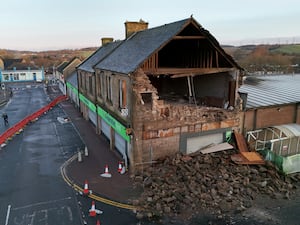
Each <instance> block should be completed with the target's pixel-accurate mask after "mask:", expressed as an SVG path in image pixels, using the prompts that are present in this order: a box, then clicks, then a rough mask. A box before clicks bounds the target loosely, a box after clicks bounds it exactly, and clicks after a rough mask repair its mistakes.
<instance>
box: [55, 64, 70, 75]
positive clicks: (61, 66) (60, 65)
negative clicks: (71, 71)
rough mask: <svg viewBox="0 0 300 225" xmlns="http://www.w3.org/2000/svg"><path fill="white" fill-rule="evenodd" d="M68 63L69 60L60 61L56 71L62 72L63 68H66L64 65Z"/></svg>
mask: <svg viewBox="0 0 300 225" xmlns="http://www.w3.org/2000/svg"><path fill="white" fill-rule="evenodd" d="M68 64H69V62H62V63H61V64H59V66H58V67H57V71H58V72H60V73H63V71H64V68H66V66H67V65H68Z"/></svg>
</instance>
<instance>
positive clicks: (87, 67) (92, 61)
mask: <svg viewBox="0 0 300 225" xmlns="http://www.w3.org/2000/svg"><path fill="white" fill-rule="evenodd" d="M121 43H122V41H114V42H110V43H107V44H106V45H104V46H101V47H100V48H98V49H97V50H96V51H95V52H94V53H93V54H92V55H91V56H89V57H88V58H87V59H86V60H84V61H83V62H82V63H81V64H80V65H79V66H78V67H77V68H78V69H79V70H84V71H88V72H91V73H93V72H95V71H94V68H93V67H94V66H95V65H96V64H97V63H99V62H100V61H101V60H103V59H104V58H105V57H106V56H107V55H108V54H109V53H111V52H112V51H113V50H114V49H115V48H116V47H118V46H119V45H120V44H121Z"/></svg>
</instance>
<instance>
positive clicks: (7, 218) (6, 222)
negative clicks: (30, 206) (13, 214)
mask: <svg viewBox="0 0 300 225" xmlns="http://www.w3.org/2000/svg"><path fill="white" fill-rule="evenodd" d="M10 209H11V205H8V207H7V213H6V220H5V225H8V220H9V214H10Z"/></svg>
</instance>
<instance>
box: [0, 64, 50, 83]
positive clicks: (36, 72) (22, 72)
mask: <svg viewBox="0 0 300 225" xmlns="http://www.w3.org/2000/svg"><path fill="white" fill-rule="evenodd" d="M44 80H45V75H44V69H43V68H41V69H31V68H30V67H28V68H27V69H17V68H16V67H14V68H13V69H11V70H1V69H0V82H4V83H5V82H26V81H31V82H32V81H33V82H42V81H44Z"/></svg>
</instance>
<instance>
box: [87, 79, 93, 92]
mask: <svg viewBox="0 0 300 225" xmlns="http://www.w3.org/2000/svg"><path fill="white" fill-rule="evenodd" d="M88 78H89V79H88V82H89V83H88V85H89V90H88V92H89V93H90V94H91V95H92V94H93V77H92V76H88Z"/></svg>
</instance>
